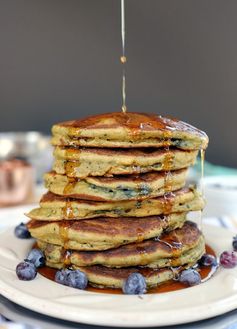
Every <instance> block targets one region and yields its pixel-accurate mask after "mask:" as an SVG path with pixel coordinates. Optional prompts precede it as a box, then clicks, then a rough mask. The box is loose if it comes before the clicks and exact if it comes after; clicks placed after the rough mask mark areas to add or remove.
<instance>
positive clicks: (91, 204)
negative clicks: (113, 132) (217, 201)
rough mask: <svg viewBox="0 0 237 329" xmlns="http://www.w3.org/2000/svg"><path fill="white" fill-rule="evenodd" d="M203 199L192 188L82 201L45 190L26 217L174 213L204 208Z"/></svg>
mask: <svg viewBox="0 0 237 329" xmlns="http://www.w3.org/2000/svg"><path fill="white" fill-rule="evenodd" d="M204 204H205V203H204V199H203V198H202V196H201V195H200V193H199V192H198V191H197V190H196V189H195V188H183V189H181V190H178V191H175V192H172V193H166V194H165V196H161V197H157V198H154V199H145V200H141V201H115V202H101V201H84V200H79V199H70V198H67V197H64V196H59V195H56V194H53V193H51V192H47V193H46V194H45V195H43V197H42V198H41V200H40V208H36V209H33V210H31V211H30V212H29V213H28V214H26V216H28V217H29V218H31V219H36V220H46V221H50V220H53V221H54V220H71V219H85V218H95V217H100V216H105V217H124V216H125V217H130V216H131V217H145V216H155V215H161V214H169V213H174V212H184V211H197V210H202V209H203V207H204Z"/></svg>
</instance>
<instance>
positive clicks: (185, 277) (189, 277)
mask: <svg viewBox="0 0 237 329" xmlns="http://www.w3.org/2000/svg"><path fill="white" fill-rule="evenodd" d="M179 281H180V282H181V283H184V284H186V285H188V286H195V285H197V284H199V283H201V276H200V274H199V273H198V271H196V270H194V269H192V268H189V269H188V270H184V271H182V272H181V273H180V276H179Z"/></svg>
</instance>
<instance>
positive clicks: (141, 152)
mask: <svg viewBox="0 0 237 329" xmlns="http://www.w3.org/2000/svg"><path fill="white" fill-rule="evenodd" d="M52 132H53V139H52V143H53V145H54V146H55V151H54V156H55V162H54V165H53V171H51V172H49V173H47V174H46V175H45V185H46V187H47V188H48V192H47V193H46V194H45V195H44V196H43V197H42V199H41V201H40V207H39V208H37V209H33V210H32V211H31V212H30V213H29V214H27V215H28V217H30V218H31V220H30V222H29V223H28V228H29V230H30V232H31V235H32V236H33V237H35V238H36V239H37V245H38V247H39V248H40V249H41V250H43V251H44V253H45V256H46V261H47V265H48V266H50V267H53V268H58V269H61V268H64V267H71V268H74V269H80V270H81V271H83V272H85V273H86V274H87V276H88V280H89V282H90V284H91V285H94V286H97V287H101V288H104V287H112V288H121V287H122V285H123V283H124V280H126V278H127V277H128V276H129V274H130V273H132V272H140V273H141V274H143V275H144V277H145V280H146V283H147V286H148V287H152V286H155V285H157V284H160V283H162V282H165V281H167V280H171V279H173V278H175V277H176V276H177V274H178V273H179V272H180V271H181V270H182V269H184V268H188V267H191V266H193V265H194V264H195V263H196V262H197V261H198V259H200V257H201V256H202V255H203V253H204V252H205V242H204V238H203V235H202V233H201V232H200V231H199V229H198V228H197V225H196V224H194V223H192V222H189V221H188V220H187V214H188V212H190V211H197V210H202V209H203V206H204V201H203V198H202V196H201V195H200V193H199V192H198V191H197V190H196V189H195V188H190V187H185V183H186V177H187V170H188V167H189V166H190V165H193V164H194V162H195V160H196V157H197V154H198V151H199V150H201V149H202V150H205V148H206V147H207V144H208V137H207V135H206V134H205V133H204V132H202V131H200V130H198V129H196V128H194V127H193V126H191V125H189V124H187V123H184V122H182V121H178V120H176V119H170V118H164V117H161V116H158V115H151V114H141V113H140V114H139V113H110V114H103V115H97V116H93V117H89V118H86V119H83V120H75V121H68V122H64V123H60V124H56V125H54V126H53V128H52Z"/></svg>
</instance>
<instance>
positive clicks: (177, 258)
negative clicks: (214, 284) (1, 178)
mask: <svg viewBox="0 0 237 329" xmlns="http://www.w3.org/2000/svg"><path fill="white" fill-rule="evenodd" d="M38 247H39V248H40V249H41V250H42V251H43V252H44V254H45V256H46V261H47V263H48V264H50V266H52V267H57V268H63V267H64V264H65V263H67V265H76V266H92V265H103V266H107V267H116V268H118V267H128V266H147V267H152V268H163V267H169V266H172V267H174V266H181V265H185V264H195V262H196V261H197V260H198V259H199V258H200V257H201V256H202V255H203V254H204V253H205V241H204V237H203V235H202V234H201V232H200V231H199V229H198V228H197V226H196V224H194V223H192V222H186V223H185V224H184V225H183V227H182V228H177V229H175V230H173V231H171V232H168V233H164V234H163V235H162V236H160V238H159V239H157V238H156V239H150V240H146V241H143V242H138V243H136V244H128V245H124V246H120V247H118V248H115V249H109V250H105V251H74V250H65V249H64V248H63V247H60V246H57V245H52V244H48V243H45V242H42V241H40V240H39V241H38Z"/></svg>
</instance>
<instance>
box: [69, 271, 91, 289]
mask: <svg viewBox="0 0 237 329" xmlns="http://www.w3.org/2000/svg"><path fill="white" fill-rule="evenodd" d="M87 284H88V279H87V276H86V274H85V273H83V272H81V271H79V270H75V271H69V273H67V275H66V285H67V286H69V287H73V288H77V289H85V288H86V287H87Z"/></svg>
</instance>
